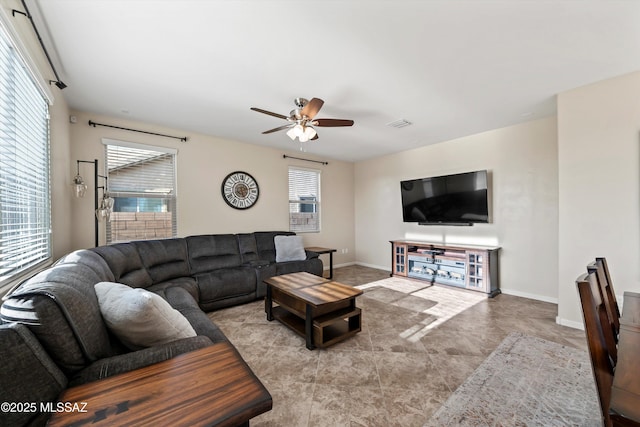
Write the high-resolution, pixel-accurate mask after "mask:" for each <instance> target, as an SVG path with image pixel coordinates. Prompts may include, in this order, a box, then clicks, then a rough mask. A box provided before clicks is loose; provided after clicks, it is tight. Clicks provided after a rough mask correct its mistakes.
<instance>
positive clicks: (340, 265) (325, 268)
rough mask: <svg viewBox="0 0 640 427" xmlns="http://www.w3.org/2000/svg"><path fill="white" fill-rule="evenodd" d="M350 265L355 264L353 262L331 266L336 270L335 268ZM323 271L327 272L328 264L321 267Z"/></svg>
mask: <svg viewBox="0 0 640 427" xmlns="http://www.w3.org/2000/svg"><path fill="white" fill-rule="evenodd" d="M350 265H356V263H355V262H344V263H342V264H333V268H334V269H336V268H339V267H349V266H350ZM323 270H325V271H327V270H329V264H326V265H325V266H324V267H323Z"/></svg>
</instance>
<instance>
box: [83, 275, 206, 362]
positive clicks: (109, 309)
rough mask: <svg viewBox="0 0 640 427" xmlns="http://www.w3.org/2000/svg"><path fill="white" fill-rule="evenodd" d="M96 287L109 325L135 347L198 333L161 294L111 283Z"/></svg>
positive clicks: (140, 347)
mask: <svg viewBox="0 0 640 427" xmlns="http://www.w3.org/2000/svg"><path fill="white" fill-rule="evenodd" d="M95 289H96V295H97V296H98V304H99V305H100V312H101V313H102V317H104V321H105V323H106V324H107V327H108V328H109V329H110V330H111V332H113V333H114V335H115V336H117V337H118V339H119V340H120V341H122V343H123V344H124V345H126V346H127V347H129V348H130V349H132V350H139V349H142V348H145V347H152V346H154V345H159V344H165V343H168V342H171V341H175V340H178V339H180V338H188V337H195V336H196V332H195V331H194V329H193V327H192V326H191V324H190V323H189V321H188V320H187V318H186V317H184V316H183V315H182V314H181V313H180V312H179V311H178V310H175V309H174V308H173V307H171V305H170V304H169V303H168V302H167V301H165V300H164V299H162V297H161V296H160V295H158V294H154V293H153V292H149V291H147V290H144V289H140V288H131V287H129V286H127V285H123V284H121V283H111V282H100V283H97V284H96V285H95Z"/></svg>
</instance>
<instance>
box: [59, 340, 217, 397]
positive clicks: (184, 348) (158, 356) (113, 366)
mask: <svg viewBox="0 0 640 427" xmlns="http://www.w3.org/2000/svg"><path fill="white" fill-rule="evenodd" d="M211 344H212V342H211V340H210V339H209V338H208V337H205V336H201V335H199V336H195V337H190V338H182V339H179V340H176V341H172V342H170V343H167V344H162V345H157V346H154V347H148V348H144V349H142V350H138V351H133V352H131V353H125V354H119V355H117V356H113V357H107V358H104V359H100V360H97V361H95V362H93V363H92V364H91V365H89V366H87V367H86V368H84V369H83V370H82V371H80V372H78V373H77V374H76V375H74V376H73V378H72V379H71V381H70V382H69V386H76V385H80V384H84V383H88V382H90V381H97V380H100V379H102V378H107V377H110V376H113V375H117V374H121V373H123V372H129V371H133V370H135V369H139V368H142V367H144V366H148V365H152V364H154V363H158V362H162V361H164V360H168V359H171V358H172V357H175V356H177V355H179V354H183V353H187V352H190V351H194V350H198V349H200V348H204V347H206V346H209V345H211Z"/></svg>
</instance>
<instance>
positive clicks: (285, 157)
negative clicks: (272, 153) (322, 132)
mask: <svg viewBox="0 0 640 427" xmlns="http://www.w3.org/2000/svg"><path fill="white" fill-rule="evenodd" d="M282 158H283V159H296V160H302V161H305V162H313V163H320V164H323V165H328V164H329V162H321V161H320V160H310V159H302V158H300V157H293V156H287V155H286V154H283V155H282Z"/></svg>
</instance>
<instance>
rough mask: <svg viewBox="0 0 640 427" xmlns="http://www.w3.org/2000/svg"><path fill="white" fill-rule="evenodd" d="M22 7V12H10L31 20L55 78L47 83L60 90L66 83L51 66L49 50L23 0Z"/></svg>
mask: <svg viewBox="0 0 640 427" xmlns="http://www.w3.org/2000/svg"><path fill="white" fill-rule="evenodd" d="M22 7H24V10H25V12H22V11H21V10H16V9H13V10H12V11H11V14H12V15H13V16H14V17H15V16H16V13H18V14H20V15H24V16H26V17H27V18H29V21H31V26H32V27H33V31H34V32H35V33H36V37H38V41H39V42H40V47H42V50H43V51H44V56H46V57H47V61H49V66H51V69H52V70H53V75H54V76H56V80H55V81H53V80H49V84H51V83H54V84H55V85H56V86H57V87H58V89H60V90H62V89H64V88H65V87H67V85H66V84H64V83H63V82H62V80H60V77H58V72H57V71H56V67H54V66H53V62H52V61H51V57H49V52H47V48H46V47H44V42H43V41H42V37H40V33H39V32H38V29H37V28H36V23H35V22H33V16H31V13H30V12H29V8H27V4H26V3H25V2H24V0H22Z"/></svg>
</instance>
